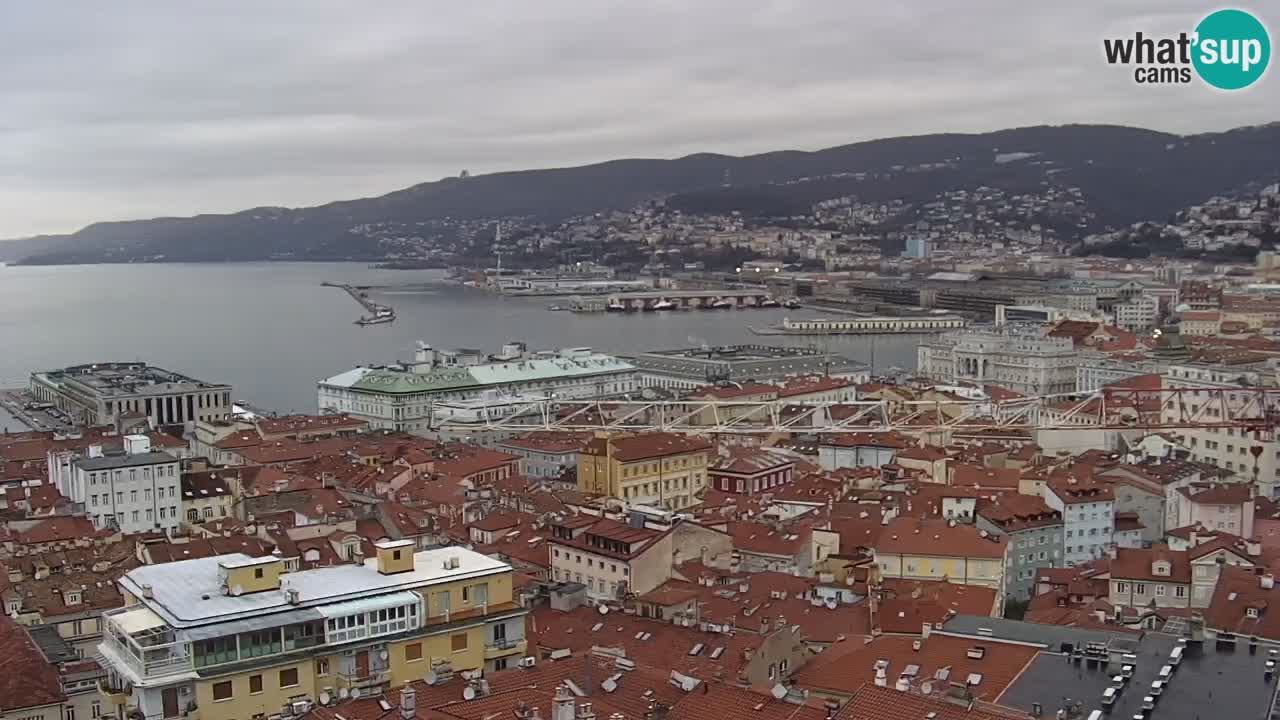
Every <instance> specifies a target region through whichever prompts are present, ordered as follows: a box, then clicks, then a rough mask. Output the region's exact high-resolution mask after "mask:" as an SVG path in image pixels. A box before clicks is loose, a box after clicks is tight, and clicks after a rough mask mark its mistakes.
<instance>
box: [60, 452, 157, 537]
mask: <svg viewBox="0 0 1280 720" xmlns="http://www.w3.org/2000/svg"><path fill="white" fill-rule="evenodd" d="M181 477H182V472H181V469H180V468H179V461H178V458H176V457H174V456H172V455H170V454H169V453H166V452H158V451H152V449H151V440H150V439H149V438H147V436H145V435H128V436H125V438H124V450H123V452H119V451H117V452H113V453H110V454H106V453H103V451H102V448H101V446H96V445H95V446H91V447H90V448H89V455H88V457H83V458H79V459H76V460H73V461H71V472H70V474H69V475H68V476H64V477H61V478H60V482H59V483H58V490H59V491H60V492H61V493H62V494H63V495H65V496H67V497H68V498H70V499H71V501H72V502H77V503H81V504H83V505H84V509H85V513H86V514H87V515H88V516H89V518H90V519H92V520H93V524H94V526H96V527H98V528H108V527H114V528H118V529H119V530H121V531H123V532H125V533H143V532H153V531H155V530H169V529H173V528H176V527H178V524H179V523H180V522H181V520H182V518H181V508H182V492H181V485H182V480H181Z"/></svg>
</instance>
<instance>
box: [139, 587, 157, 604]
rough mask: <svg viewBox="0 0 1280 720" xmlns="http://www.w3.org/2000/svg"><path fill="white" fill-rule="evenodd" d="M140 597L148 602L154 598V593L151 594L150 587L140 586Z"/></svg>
mask: <svg viewBox="0 0 1280 720" xmlns="http://www.w3.org/2000/svg"><path fill="white" fill-rule="evenodd" d="M142 597H144V598H146V599H148V600H150V599H152V598H154V597H155V593H153V592H151V586H150V585H143V586H142Z"/></svg>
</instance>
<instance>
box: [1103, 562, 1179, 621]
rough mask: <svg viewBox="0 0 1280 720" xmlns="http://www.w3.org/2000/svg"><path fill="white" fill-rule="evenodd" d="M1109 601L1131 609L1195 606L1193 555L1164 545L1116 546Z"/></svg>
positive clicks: (1114, 604) (1112, 563)
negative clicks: (1143, 546) (1192, 600)
mask: <svg viewBox="0 0 1280 720" xmlns="http://www.w3.org/2000/svg"><path fill="white" fill-rule="evenodd" d="M1108 600H1109V601H1110V602H1111V604H1112V605H1113V606H1115V607H1122V608H1131V609H1143V608H1150V607H1158V608H1189V607H1191V560H1190V557H1189V556H1188V554H1187V552H1186V551H1180V550H1169V549H1168V548H1163V547H1156V548H1149V549H1130V548H1113V549H1112V551H1111V592H1110V596H1109V598H1108Z"/></svg>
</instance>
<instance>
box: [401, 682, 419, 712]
mask: <svg viewBox="0 0 1280 720" xmlns="http://www.w3.org/2000/svg"><path fill="white" fill-rule="evenodd" d="M417 715H418V694H417V692H416V691H415V690H414V689H413V686H412V685H405V686H404V687H403V688H401V689H400V720H414V718H415V717H417Z"/></svg>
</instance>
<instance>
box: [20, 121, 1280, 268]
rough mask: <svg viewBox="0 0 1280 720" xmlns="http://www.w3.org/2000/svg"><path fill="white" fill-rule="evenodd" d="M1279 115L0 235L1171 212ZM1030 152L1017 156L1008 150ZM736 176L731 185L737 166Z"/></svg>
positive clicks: (610, 173) (580, 170)
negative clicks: (634, 213)
mask: <svg viewBox="0 0 1280 720" xmlns="http://www.w3.org/2000/svg"><path fill="white" fill-rule="evenodd" d="M1276 147H1280V124H1270V125H1266V126H1260V127H1250V128H1240V129H1236V130H1231V131H1228V132H1223V133H1213V134H1202V135H1192V136H1178V135H1171V134H1167V133H1160V132H1154V131H1150V130H1142V129H1137V128H1128V127H1118V126H1105V125H1068V126H1055V127H1049V126H1040V127H1028V128H1017V129H1011V130H1002V131H999V132H993V133H983V134H939V135H923V136H913V137H900V138H889V139H883V140H873V141H868V142H860V143H855V144H852V145H843V146H839V147H833V148H827V149H825V150H818V151H814V152H800V151H780V152H770V153H764V154H760V155H750V156H745V157H732V156H726V155H715V154H697V155H690V156H688V157H683V158H679V159H674V160H648V159H635V160H615V161H611V162H604V163H598V164H594V165H586V166H581V167H571V168H555V169H546V170H527V171H520V172H506V173H494V174H490V175H479V176H473V177H469V178H466V179H458V178H448V179H444V180H439V181H435V182H428V183H423V184H419V185H415V186H412V187H409V188H405V189H403V190H398V191H395V192H392V193H389V194H387V195H383V196H380V197H374V198H364V199H358V200H347V201H341V202H334V203H329V204H327V205H321V206H317V207H309V208H297V209H290V208H254V209H251V210H245V211H242V212H238V213H232V214H225V215H200V216H196V217H190V218H157V219H151V220H135V221H128V222H110V223H96V224H93V225H89V226H87V227H85V228H83V229H82V230H80V231H78V232H75V233H72V234H70V235H56V236H44V237H40V238H32V239H25V240H20V241H13V242H5V243H0V260H6V261H10V262H13V261H23V262H31V263H70V262H87V263H93V262H137V261H147V260H157V259H164V260H168V261H248V260H264V259H308V260H320V259H360V260H370V259H380V258H382V257H385V256H386V255H387V252H386V250H385V249H384V248H383V247H382V246H380V245H379V243H378V241H377V240H376V239H374V238H371V237H369V236H367V235H364V234H360V233H357V232H353V231H352V229H353V228H356V227H357V226H361V225H366V224H369V223H398V224H413V223H421V222H426V221H440V220H442V219H444V218H450V219H452V220H467V219H483V218H499V217H511V216H524V217H530V218H534V219H536V220H538V221H544V222H555V221H559V220H562V219H564V218H566V217H569V216H574V215H580V214H587V213H593V212H600V211H606V210H612V209H624V208H628V207H631V206H634V205H635V204H636V203H638V202H642V201H645V200H649V199H656V198H667V199H668V202H669V204H671V205H673V206H674V207H677V208H679V209H682V210H685V211H687V212H694V213H700V212H723V211H729V210H738V211H742V212H744V213H747V214H751V215H789V214H797V213H801V212H805V211H807V210H808V208H809V207H810V206H812V205H813V204H814V203H816V202H820V201H822V200H824V199H828V198H834V197H841V196H846V195H857V196H858V197H860V198H863V199H871V200H875V199H877V198H883V199H891V198H903V199H905V200H907V201H908V202H917V201H923V200H926V199H927V198H930V197H932V196H933V195H935V194H937V193H939V192H944V191H947V190H953V189H967V188H976V187H980V186H983V185H986V186H990V187H1000V188H1004V189H1009V190H1017V189H1019V188H1033V187H1035V186H1037V185H1041V184H1044V183H1046V182H1048V179H1049V178H1052V179H1053V181H1054V182H1059V183H1065V184H1069V185H1073V186H1076V187H1079V188H1080V189H1081V191H1082V193H1083V196H1084V197H1085V199H1086V200H1087V202H1088V203H1089V205H1090V209H1091V210H1092V211H1093V212H1094V213H1095V215H1096V218H1097V223H1098V224H1099V226H1100V227H1098V228H1090V229H1091V230H1093V229H1102V227H1107V226H1113V227H1119V226H1123V225H1126V224H1129V223H1133V222H1138V221H1142V220H1150V219H1163V218H1164V217H1166V216H1168V215H1170V214H1172V213H1174V212H1176V211H1177V210H1178V209H1180V208H1182V207H1184V206H1186V205H1189V204H1191V203H1194V202H1198V201H1200V200H1202V199H1204V198H1207V197H1210V196H1212V195H1214V194H1216V193H1221V192H1225V191H1227V190H1229V189H1231V188H1234V187H1238V186H1240V185H1242V184H1244V183H1247V182H1267V181H1272V180H1273V179H1275V178H1277V177H1280V154H1277V153H1275V151H1274V149H1275V148H1276ZM1011 157H1013V158H1016V159H1014V160H1009V158H1011ZM726 176H727V177H729V178H731V185H730V186H729V187H723V186H722V184H723V183H724V180H725V178H726Z"/></svg>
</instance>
